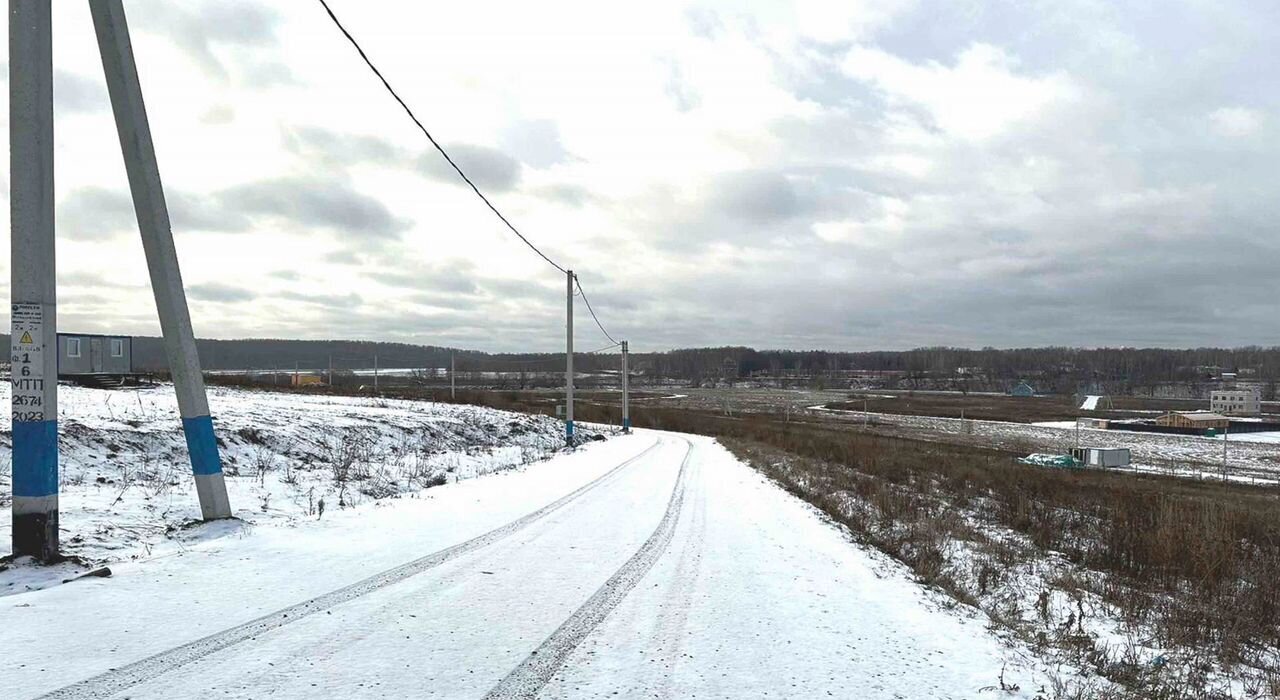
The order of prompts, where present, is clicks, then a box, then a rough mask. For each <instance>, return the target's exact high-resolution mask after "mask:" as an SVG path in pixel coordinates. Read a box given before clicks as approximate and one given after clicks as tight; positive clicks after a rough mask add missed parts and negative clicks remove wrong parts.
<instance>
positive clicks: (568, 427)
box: [564, 420, 573, 445]
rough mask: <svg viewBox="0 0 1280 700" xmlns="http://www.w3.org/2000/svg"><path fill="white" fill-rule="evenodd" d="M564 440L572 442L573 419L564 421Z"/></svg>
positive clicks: (570, 443) (568, 442)
mask: <svg viewBox="0 0 1280 700" xmlns="http://www.w3.org/2000/svg"><path fill="white" fill-rule="evenodd" d="M564 441H565V443H567V444H569V445H572V444H573V421H571V420H569V421H565V422H564Z"/></svg>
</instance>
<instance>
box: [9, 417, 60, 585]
mask: <svg viewBox="0 0 1280 700" xmlns="http://www.w3.org/2000/svg"><path fill="white" fill-rule="evenodd" d="M12 467H13V513H12V516H13V533H12V539H13V553H14V554H15V555H18V556H31V557H35V558H36V559H39V560H40V561H42V562H45V563H53V562H57V561H61V555H60V554H59V553H58V421H56V420H42V421H17V422H15V423H14V424H13V459H12Z"/></svg>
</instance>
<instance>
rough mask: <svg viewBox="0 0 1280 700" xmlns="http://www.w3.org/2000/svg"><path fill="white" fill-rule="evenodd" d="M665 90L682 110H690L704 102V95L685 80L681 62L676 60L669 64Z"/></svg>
mask: <svg viewBox="0 0 1280 700" xmlns="http://www.w3.org/2000/svg"><path fill="white" fill-rule="evenodd" d="M663 91H664V92H666V94H667V97H670V98H671V101H672V102H674V103H675V105H676V109H678V110H680V111H681V112H688V111H690V110H693V109H695V108H697V107H698V105H700V104H702V96H701V95H699V94H698V92H697V91H696V90H694V89H693V88H692V87H691V86H690V85H689V83H688V81H686V80H685V78H684V72H683V71H682V70H681V69H680V64H678V63H676V62H675V61H671V63H670V65H669V66H668V69H667V83H666V85H665V86H664V87H663Z"/></svg>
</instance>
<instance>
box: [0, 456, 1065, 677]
mask: <svg viewBox="0 0 1280 700" xmlns="http://www.w3.org/2000/svg"><path fill="white" fill-rule="evenodd" d="M429 493H430V499H426V498H424V499H398V500H395V501H391V502H385V503H383V504H381V507H378V508H371V509H367V510H359V511H355V510H347V511H344V512H340V513H336V514H335V517H333V518H330V517H328V516H326V518H325V519H324V520H323V521H322V522H319V523H315V524H314V525H313V526H311V527H306V528H297V529H296V530H289V529H286V528H261V529H259V530H257V531H254V532H253V533H252V535H251V536H248V537H246V538H245V539H244V540H243V541H235V542H230V541H227V540H218V541H212V542H204V543H200V544H198V545H195V546H193V547H192V548H191V549H190V550H189V551H188V552H185V553H184V554H183V555H182V556H174V557H165V558H161V559H154V560H149V561H145V562H127V563H124V564H123V565H121V566H119V567H118V569H119V571H118V572H117V573H116V575H115V576H114V577H112V578H111V579H92V580H86V581H82V582H78V583H76V584H74V585H67V586H56V587H52V588H49V589H46V590H40V591H32V592H28V593H24V594H22V595H21V596H18V597H16V598H14V599H11V600H13V601H14V602H15V603H16V605H14V606H13V607H12V608H10V610H11V612H10V620H11V621H12V623H13V624H12V628H11V629H12V631H13V633H12V634H9V635H0V656H3V657H4V658H6V659H8V660H9V662H10V666H11V667H12V669H13V671H12V673H11V674H10V676H11V677H10V678H9V679H8V683H9V688H10V689H11V691H12V693H11V694H12V695H13V697H14V698H15V699H20V698H29V697H40V696H44V694H46V693H55V695H53V697H74V698H87V697H130V698H136V699H138V700H143V699H145V698H173V697H196V696H217V697H227V698H261V697H268V696H270V697H275V698H282V697H283V698H315V697H341V698H388V697H437V698H481V697H487V698H507V697H534V696H535V695H536V696H537V697H546V698H588V697H591V698H600V697H666V698H684V697H699V698H702V697H706V698H763V697H797V698H818V697H839V698H866V699H867V700H890V699H891V698H903V697H911V698H939V699H941V698H947V699H955V700H959V699H961V698H965V699H967V698H978V697H1002V698H1023V699H1025V700H1032V698H1037V697H1045V693H1042V692H1039V689H1040V688H1042V687H1044V686H1046V685H1047V684H1048V683H1049V682H1050V680H1051V678H1052V677H1053V674H1054V673H1056V672H1055V671H1053V670H1052V669H1046V668H1045V667H1044V666H1043V664H1041V663H1039V661H1038V660H1037V659H1036V658H1035V657H1034V655H1032V654H1030V653H1029V652H1028V650H1027V649H1026V648H1025V646H1024V645H1020V644H1016V643H1014V644H1006V643H1005V642H1004V641H1002V640H1001V639H1000V638H998V637H996V636H995V635H993V634H991V633H990V632H989V631H988V630H987V625H988V624H989V620H988V619H987V618H986V617H985V616H983V615H982V614H980V613H977V612H973V611H968V610H960V609H953V608H950V607H949V606H948V605H947V604H946V603H945V601H942V600H940V599H939V597H938V596H936V595H933V594H931V593H930V592H928V591H925V590H923V589H922V588H920V587H919V586H918V585H916V583H915V582H914V581H913V580H912V578H911V575H910V572H908V571H906V570H904V569H903V567H901V566H899V565H897V564H895V563H894V562H891V561H887V560H886V558H885V557H883V556H881V555H879V554H877V553H876V552H871V551H867V550H865V549H864V548H862V547H860V546H858V545H855V544H853V543H851V542H850V541H849V539H848V538H847V535H846V533H845V532H843V531H842V530H840V529H838V528H836V527H833V526H832V525H831V524H830V523H829V522H828V521H826V520H825V519H824V518H823V517H821V516H820V515H819V514H817V513H816V512H814V510H813V509H812V508H810V507H809V506H807V505H806V504H804V503H802V502H801V501H799V500H798V499H796V498H794V497H793V496H791V495H789V494H787V493H785V492H783V491H782V490H780V489H778V488H777V487H776V486H775V485H773V484H771V483H769V482H768V481H767V480H766V479H765V477H763V476H762V475H760V474H759V473H757V472H755V471H753V470H752V469H750V468H749V467H747V466H746V465H744V464H742V463H741V462H739V461H738V460H737V459H736V458H734V457H733V456H732V455H731V454H729V453H728V452H727V451H726V450H724V449H723V448H722V447H720V446H719V445H717V444H715V443H714V442H713V441H712V440H710V439H708V438H701V437H693V436H681V435H676V434H672V433H659V432H651V431H637V432H636V434H634V435H630V436H625V437H620V438H618V439H614V440H609V441H607V442H605V443H598V444H594V445H592V446H590V447H589V448H587V449H584V450H577V451H575V452H573V453H567V454H561V455H557V456H556V457H555V458H554V459H552V460H550V461H548V462H546V463H543V464H540V465H538V466H536V467H534V468H531V469H527V470H519V471H509V472H507V473H503V474H499V475H495V476H493V477H491V478H486V479H474V480H470V481H464V482H462V483H457V484H448V485H447V486H445V487H443V488H440V489H435V490H433V491H431V492H429ZM406 567H407V568H406ZM231 582H234V583H231ZM137 601H146V604H145V605H139V604H138V603H137ZM179 619H180V620H181V624H174V621H175V620H179ZM84 630H93V631H94V634H84V633H83V631H84ZM228 669H233V670H234V671H233V672H231V673H228ZM1002 686H1003V688H1004V689H1000V688H1001V687H1002Z"/></svg>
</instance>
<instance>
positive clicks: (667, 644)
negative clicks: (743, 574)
mask: <svg viewBox="0 0 1280 700" xmlns="http://www.w3.org/2000/svg"><path fill="white" fill-rule="evenodd" d="M695 475H697V476H701V473H700V472H699V471H695ZM694 498H695V499H696V500H695V502H694V505H693V508H692V509H691V512H690V518H689V523H688V527H687V530H688V531H687V533H686V534H685V535H684V547H683V548H682V549H681V551H680V558H679V560H678V561H677V563H676V567H675V571H674V573H673V574H672V578H671V583H670V584H669V585H668V587H667V591H666V602H665V604H664V605H663V606H662V608H661V609H660V610H659V611H658V624H657V629H656V630H655V632H654V635H653V638H652V639H651V641H650V648H651V649H653V650H654V651H655V658H654V663H655V664H657V666H658V668H655V669H654V670H655V671H656V672H658V673H661V674H662V676H661V677H660V678H659V679H658V680H657V682H656V683H654V684H653V685H652V686H651V687H652V688H653V689H654V697H657V698H664V699H665V698H674V697H676V695H675V671H676V666H677V665H678V664H679V663H680V660H681V658H682V657H683V656H684V653H683V651H682V649H683V647H684V637H685V625H686V623H687V621H688V619H689V609H690V608H691V607H692V606H693V589H694V583H695V582H696V581H697V578H698V572H699V571H700V570H701V568H702V543H703V542H704V541H705V540H706V526H707V517H706V510H707V503H706V489H705V488H696V489H695V495H694Z"/></svg>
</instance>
